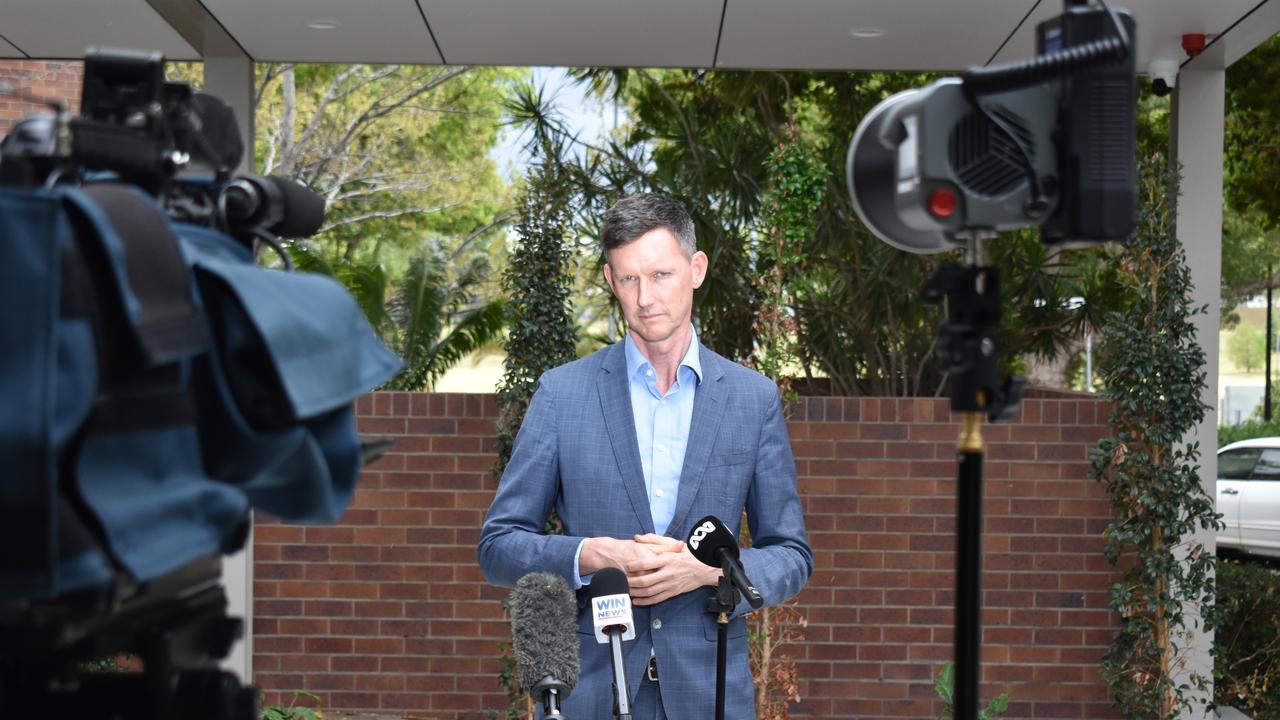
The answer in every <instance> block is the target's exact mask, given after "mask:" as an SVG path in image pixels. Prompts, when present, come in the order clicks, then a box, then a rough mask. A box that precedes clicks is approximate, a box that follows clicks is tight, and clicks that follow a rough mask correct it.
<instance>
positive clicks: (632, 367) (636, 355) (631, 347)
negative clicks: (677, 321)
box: [622, 328, 702, 383]
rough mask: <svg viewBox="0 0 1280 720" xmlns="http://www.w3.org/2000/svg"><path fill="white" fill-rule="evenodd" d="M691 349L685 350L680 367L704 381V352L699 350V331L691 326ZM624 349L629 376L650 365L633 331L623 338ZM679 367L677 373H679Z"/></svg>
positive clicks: (633, 375)
mask: <svg viewBox="0 0 1280 720" xmlns="http://www.w3.org/2000/svg"><path fill="white" fill-rule="evenodd" d="M689 330H690V335H689V349H688V350H685V352H684V359H683V360H681V361H680V367H687V368H689V369H690V370H692V371H693V374H694V375H695V376H696V377H697V382H699V383H701V382H702V357H701V356H702V353H700V352H698V347H699V345H698V331H697V329H695V328H689ZM622 347H623V350H624V351H625V352H626V356H627V377H629V378H633V377H635V376H636V373H638V372H640V371H641V370H643V369H645V368H647V367H650V364H649V361H648V360H647V359H646V358H645V356H644V353H642V352H640V348H639V347H638V346H637V345H636V343H635V341H634V340H632V339H631V333H627V334H626V336H625V337H624V338H623V340H622ZM679 372H680V371H679V369H677V370H676V374H677V375H679Z"/></svg>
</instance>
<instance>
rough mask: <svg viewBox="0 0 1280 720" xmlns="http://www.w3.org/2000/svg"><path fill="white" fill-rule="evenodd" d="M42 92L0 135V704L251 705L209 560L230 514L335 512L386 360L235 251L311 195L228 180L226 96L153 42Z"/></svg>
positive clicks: (39, 710)
mask: <svg viewBox="0 0 1280 720" xmlns="http://www.w3.org/2000/svg"><path fill="white" fill-rule="evenodd" d="M10 94H14V93H12V92H11V93H10ZM46 104H49V105H50V106H51V107H53V109H54V110H55V114H54V115H52V116H49V115H43V116H36V117H31V118H28V119H25V120H23V121H21V122H19V123H18V124H17V125H16V126H15V127H14V129H13V130H12V131H11V132H10V133H9V134H8V136H7V137H5V138H4V140H3V142H0V347H4V348H5V350H4V352H2V353H0V397H4V398H5V403H4V404H3V407H0V467H3V468H4V470H3V473H2V474H0V637H2V638H3V639H2V640H0V714H3V715H5V716H19V715H25V716H41V715H52V716H54V717H77V716H78V717H111V718H157V719H159V718H179V717H180V718H209V719H211V720H212V719H215V718H216V719H218V720H224V719H225V720H233V719H234V720H240V719H244V720H248V719H250V718H255V719H256V717H257V702H258V701H257V691H256V690H254V689H253V688H251V687H242V686H241V684H240V682H239V681H238V680H237V678H236V677H235V676H234V675H232V674H230V673H227V672H223V671H221V670H220V669H219V668H218V660H219V659H220V658H223V657H225V656H226V655H227V653H228V652H229V651H230V649H231V647H232V645H233V644H234V642H235V641H236V639H237V638H238V637H239V636H240V633H241V625H240V620H239V619H237V618H232V617H228V615H227V613H226V604H227V603H226V597H225V594H224V592H223V590H222V587H221V585H220V566H221V555H222V554H226V553H232V552H235V551H237V550H238V549H240V548H241V547H242V546H243V545H244V543H245V540H246V537H247V535H248V529H249V518H250V511H251V509H255V508H256V509H260V510H263V511H266V512H269V513H271V514H273V515H275V516H277V517H279V518H281V519H282V520H285V521H296V522H333V521H335V520H336V519H337V518H338V516H339V515H341V513H342V511H343V510H344V509H345V507H346V505H347V504H348V502H349V501H350V498H351V494H352V492H353V490H354V486H355V483H356V479H357V476H358V474H359V471H360V468H361V466H362V464H363V463H364V462H365V461H367V460H368V459H370V458H371V457H373V456H374V455H376V453H377V452H379V451H380V449H381V448H383V447H385V446H384V445H383V444H382V443H362V442H361V441H360V439H359V438H358V437H357V435H356V428H355V421H354V415H353V402H354V400H355V398H356V397H358V396H359V395H361V394H363V393H365V392H367V391H369V390H371V389H373V388H375V387H377V386H378V385H381V384H382V383H383V382H385V381H386V380H387V379H389V377H390V376H391V375H393V374H394V373H395V372H396V371H397V370H398V369H399V360H398V359H397V358H395V356H394V355H392V354H391V353H390V351H388V350H387V349H386V348H385V347H384V346H383V345H382V344H381V342H380V341H379V340H378V338H377V337H376V336H375V335H374V334H373V331H372V330H371V329H370V327H369V325H368V323H367V321H366V320H365V319H364V315H363V313H362V312H361V311H360V309H359V307H358V306H357V305H356V303H355V301H354V300H353V299H352V298H351V297H350V296H349V295H348V294H347V292H346V290H345V288H343V287H342V285H340V284H339V283H337V282H336V281H334V280H332V279H330V278H327V277H323V276H318V275H311V274H307V273H300V272H282V271H279V270H273V269H268V268H265V267H261V266H259V265H258V264H257V263H256V262H255V261H256V255H257V250H258V246H260V245H263V244H266V245H270V246H272V247H274V248H275V249H276V250H277V252H279V253H280V257H281V258H282V262H283V264H284V265H285V266H286V268H288V267H289V264H288V255H287V254H286V253H285V251H284V250H285V249H284V248H283V247H282V246H281V245H280V243H279V241H278V238H279V236H281V235H285V236H290V237H302V236H306V235H310V234H312V233H314V232H315V231H316V230H317V229H319V227H320V226H321V224H322V222H323V219H324V201H323V199H322V198H320V197H319V196H318V195H316V194H314V193H312V192H311V191H310V190H308V189H306V188H304V187H302V186H301V185H299V184H297V183H295V182H293V181H291V180H287V179H284V178H274V177H258V176H253V175H243V176H236V175H235V174H234V172H235V169H236V167H237V166H238V165H239V163H240V160H241V156H242V154H243V148H242V146H241V141H240V134H239V130H238V128H237V127H236V122H235V119H234V116H233V115H232V113H231V111H230V108H229V107H228V106H227V105H226V104H225V103H223V102H222V101H221V100H218V99H217V98H215V97H213V96H211V95H207V94H204V93H200V92H195V91H193V90H192V89H191V87H190V86H188V85H185V84H181V83H173V82H166V81H165V79H164V67H163V58H162V56H161V55H160V54H158V53H141V52H133V51H122V50H105V49H99V50H94V49H91V50H89V51H88V53H87V54H86V56H85V65H84V86H83V97H82V100H81V111H80V114H79V115H78V116H75V117H72V116H70V114H69V113H68V112H67V111H66V109H65V106H63V105H62V104H61V103H56V102H52V103H46ZM119 654H127V655H132V656H134V657H136V658H138V659H140V660H141V662H142V665H143V671H142V672H129V673H94V672H86V669H85V662H86V661H90V660H94V659H98V658H103V657H111V656H115V655H119Z"/></svg>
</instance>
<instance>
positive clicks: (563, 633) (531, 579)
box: [510, 572, 578, 718]
mask: <svg viewBox="0 0 1280 720" xmlns="http://www.w3.org/2000/svg"><path fill="white" fill-rule="evenodd" d="M510 606H511V639H512V643H511V644H512V647H513V648H514V649H515V654H516V670H517V672H518V673H519V674H520V687H522V688H526V689H527V690H528V691H529V694H530V695H532V696H533V698H534V700H537V701H539V702H541V703H542V715H543V717H547V718H564V717H565V716H564V715H563V714H561V713H560V705H561V703H563V702H564V699H565V698H567V697H569V692H570V691H571V690H573V688H574V686H575V685H577V684H578V603H577V601H576V600H575V599H574V596H573V593H571V592H569V586H568V585H567V584H565V581H564V579H563V578H561V577H560V576H559V575H552V574H551V573H545V572H542V573H529V574H528V575H525V576H524V577H522V578H520V581H519V582H517V583H516V588H515V590H513V591H512V592H511V602H510Z"/></svg>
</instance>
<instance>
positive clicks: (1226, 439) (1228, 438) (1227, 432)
mask: <svg viewBox="0 0 1280 720" xmlns="http://www.w3.org/2000/svg"><path fill="white" fill-rule="evenodd" d="M1272 436H1280V419H1277V420H1272V421H1271V422H1266V421H1263V420H1246V421H1244V422H1242V423H1240V424H1239V425H1219V426H1218V447H1220V448H1221V447H1226V446H1227V445H1230V444H1231V443H1233V442H1237V441H1239V440H1250V439H1252V438H1260V437H1272Z"/></svg>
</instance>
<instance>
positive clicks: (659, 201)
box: [600, 193, 698, 261]
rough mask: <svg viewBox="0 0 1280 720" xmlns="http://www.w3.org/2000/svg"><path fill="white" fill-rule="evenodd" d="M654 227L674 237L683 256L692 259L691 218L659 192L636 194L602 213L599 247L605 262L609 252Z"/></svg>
mask: <svg viewBox="0 0 1280 720" xmlns="http://www.w3.org/2000/svg"><path fill="white" fill-rule="evenodd" d="M655 228H666V229H667V230H669V231H670V232H671V234H672V235H675V236H676V241H677V242H678V243H679V244H680V249H681V250H683V251H684V254H685V256H687V257H688V256H692V255H693V254H694V253H695V252H697V251H698V241H697V239H696V238H695V237H694V234H693V218H692V217H690V216H689V211H688V210H685V208H684V205H682V204H681V203H680V201H679V200H676V199H675V198H673V197H668V196H666V195H659V194H658V193H638V194H636V195H628V196H627V197H624V198H622V199H621V200H619V201H618V202H616V203H614V204H613V207H611V208H609V209H608V210H606V211H605V213H604V223H603V225H601V227H600V244H601V245H602V246H603V251H604V253H603V254H604V259H605V261H608V259H609V251H610V250H613V249H614V248H620V247H622V246H623V245H626V244H628V243H630V242H632V241H633V240H635V239H637V238H639V237H640V236H641V235H644V234H645V233H647V232H649V231H650V230H653V229H655Z"/></svg>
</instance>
